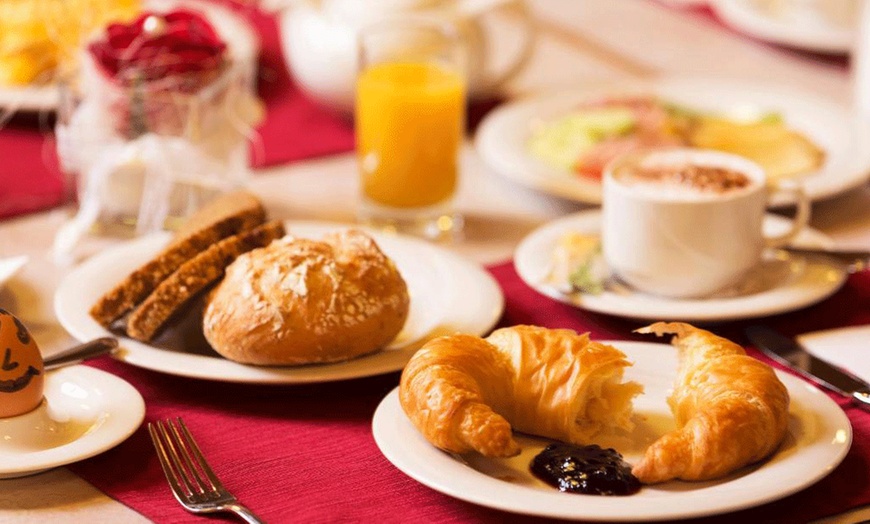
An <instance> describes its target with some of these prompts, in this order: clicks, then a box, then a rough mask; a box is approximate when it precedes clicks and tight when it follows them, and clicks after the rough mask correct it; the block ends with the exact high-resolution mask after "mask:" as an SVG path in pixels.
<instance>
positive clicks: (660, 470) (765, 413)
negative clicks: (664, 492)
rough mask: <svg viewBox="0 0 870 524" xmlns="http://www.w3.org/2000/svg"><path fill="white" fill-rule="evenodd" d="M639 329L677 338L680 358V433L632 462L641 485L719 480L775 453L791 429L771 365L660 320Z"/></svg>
mask: <svg viewBox="0 0 870 524" xmlns="http://www.w3.org/2000/svg"><path fill="white" fill-rule="evenodd" d="M637 331H638V332H640V333H655V334H658V335H663V334H675V335H676V336H675V337H674V339H673V342H672V343H673V345H674V346H675V347H676V348H677V349H678V351H679V358H680V364H679V368H678V370H677V380H676V383H675V385H674V391H673V393H672V394H671V396H670V397H669V398H668V404H669V405H670V408H671V411H673V414H674V418H675V419H676V423H677V429H676V430H674V431H672V432H670V433H668V434H666V435H664V436H662V437H661V438H659V439H658V440H657V441H655V442H654V443H653V444H652V445H651V446H650V447H649V448H648V449H647V450H646V452H645V453H644V456H643V458H642V459H641V461H640V462H638V463H637V464H635V465H634V467H633V468H632V473H634V475H635V476H637V477H638V479H640V481H641V482H643V483H645V484H652V483H657V482H664V481H666V480H671V479H683V480H710V479H715V478H719V477H722V476H725V475H727V474H729V473H731V472H733V471H736V470H737V469H740V468H741V467H743V466H746V465H748V464H752V463H754V462H757V461H759V460H762V459H764V458H766V457H768V456H769V455H771V454H772V453H773V452H774V451H776V449H777V447H779V445H780V443H781V442H782V440H783V438H784V437H785V434H786V430H787V426H788V405H789V396H788V391H787V390H786V388H785V386H784V385H783V384H782V382H781V381H780V380H779V378H777V376H776V374H775V373H774V371H773V369H772V368H771V367H770V366H768V365H767V364H765V363H763V362H761V361H759V360H756V359H754V358H752V357H750V356H748V355H746V352H745V351H744V349H743V348H742V347H740V346H739V345H737V344H735V343H733V342H731V341H729V340H727V339H724V338H722V337H719V336H716V335H714V334H713V333H710V332H709V331H705V330H702V329H697V328H695V327H693V326H691V325H689V324H683V323H664V322H657V323H655V324H652V325H650V326H647V327H645V328H641V329H639V330H637Z"/></svg>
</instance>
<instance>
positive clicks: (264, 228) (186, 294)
mask: <svg viewBox="0 0 870 524" xmlns="http://www.w3.org/2000/svg"><path fill="white" fill-rule="evenodd" d="M282 236H284V225H283V224H282V223H281V222H277V221H275V222H268V223H266V224H263V225H261V226H258V227H256V228H254V229H252V230H249V231H243V232H241V233H239V234H237V235H233V236H231V237H228V238H225V239H223V240H221V241H220V242H217V243H216V244H213V245H212V246H211V247H209V248H208V249H206V250H205V251H202V252H201V253H199V254H197V255H196V256H194V257H193V258H192V259H190V260H188V261H187V262H185V263H184V264H182V265H181V266H180V267H179V268H178V269H177V270H176V271H175V272H173V273H172V274H171V275H170V276H169V277H167V278H166V279H164V280H163V281H162V282H161V283H160V284H159V285H158V286H157V287H156V288H155V289H154V291H153V292H151V293H150V294H149V295H148V297H147V298H146V299H145V300H144V301H143V302H142V303H141V304H140V305H139V306H138V307H136V309H134V310H133V312H132V313H130V316H129V317H128V318H127V334H128V335H129V336H131V337H133V338H135V339H138V340H143V341H148V340H150V339H151V338H153V337H154V335H155V334H156V333H157V331H158V330H159V329H160V328H161V327H162V326H163V324H164V323H165V322H166V321H167V320H168V319H169V318H170V317H171V316H172V315H173V314H174V313H175V312H176V311H178V310H179V308H180V307H182V306H183V305H184V304H185V303H187V301H188V300H190V299H191V298H193V297H194V296H195V295H196V294H197V293H199V292H200V291H202V290H203V289H205V288H206V287H207V286H208V285H210V284H212V283H214V282H216V281H217V280H218V279H220V278H221V277H222V276H223V275H224V271H225V269H226V267H227V266H228V265H229V264H230V263H232V261H233V260H235V259H236V257H238V256H239V255H241V254H242V253H245V252H248V251H250V250H252V249H255V248H258V247H263V246H266V245H268V244H269V243H270V242H272V241H273V240H275V239H277V238H281V237H282Z"/></svg>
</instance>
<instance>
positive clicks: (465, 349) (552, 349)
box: [399, 326, 642, 457]
mask: <svg viewBox="0 0 870 524" xmlns="http://www.w3.org/2000/svg"><path fill="white" fill-rule="evenodd" d="M628 365H630V364H629V362H628V361H627V360H626V359H625V355H624V354H623V353H622V352H621V351H619V350H618V349H616V348H614V347H611V346H608V345H605V344H600V343H597V342H593V341H591V340H590V339H589V336H588V335H587V334H583V335H579V334H577V333H575V332H574V331H571V330H567V329H545V328H541V327H536V326H514V327H510V328H504V329H499V330H497V331H495V332H493V333H492V334H491V335H490V336H489V337H487V338H486V339H485V340H484V339H481V338H479V337H474V336H470V335H452V336H446V337H440V338H437V339H434V340H432V341H430V342H428V343H427V344H426V345H425V346H424V347H423V348H422V349H420V350H419V351H418V352H417V353H416V354H415V355H414V356H413V357H412V358H411V361H410V362H409V363H408V365H407V366H406V367H405V370H404V371H403V373H402V379H401V382H400V386H399V400H400V403H401V405H402V408H403V410H404V411H405V413H406V414H407V415H408V418H409V419H410V420H411V422H412V423H413V424H414V425H415V426H416V427H417V429H418V430H419V431H420V432H421V433H422V434H423V436H425V437H426V439H427V440H429V442H431V443H432V444H434V445H435V446H437V447H439V448H442V449H445V450H448V451H452V452H455V453H463V452H466V451H471V450H474V451H477V452H479V453H481V454H483V455H485V456H494V457H504V456H511V455H514V454H516V453H519V451H520V448H519V446H518V445H517V443H516V441H515V440H514V439H513V438H512V436H511V431H510V430H511V428H513V429H514V430H518V431H523V432H526V433H531V434H535V435H540V436H544V437H549V438H554V439H558V440H562V441H565V442H570V443H574V444H588V443H590V442H591V441H592V440H593V439H594V438H595V437H597V436H599V435H602V434H605V433H607V432H610V431H613V430H617V429H619V430H630V429H631V428H632V427H633V424H632V421H631V410H632V408H631V403H632V399H633V397H634V396H635V395H637V394H639V393H640V392H641V389H642V388H641V387H640V386H639V385H638V384H635V383H633V382H622V373H623V370H624V368H625V367H626V366H628Z"/></svg>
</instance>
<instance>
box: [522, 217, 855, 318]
mask: <svg viewBox="0 0 870 524" xmlns="http://www.w3.org/2000/svg"><path fill="white" fill-rule="evenodd" d="M790 223H791V222H790V221H789V220H786V219H784V218H782V217H779V216H777V215H772V214H768V215H766V216H765V218H764V231H765V234H767V235H775V234H777V233H782V232H784V231H787V230H788V228H789V225H790ZM600 231H601V212H600V210H597V209H596V210H590V211H583V212H580V213H577V214H573V215H569V216H566V217H564V218H561V219H558V220H555V221H553V222H550V223H548V224H546V225H544V226H542V227H540V228H538V229H536V230H535V231H533V232H532V233H531V234H529V235H528V236H527V237H525V238H524V239H523V240H522V242H520V244H519V246H518V247H517V249H516V252H515V253H514V266H515V267H516V270H517V273H518V274H519V276H520V278H521V279H522V280H523V281H524V282H525V283H526V284H528V285H529V286H530V287H532V288H533V289H535V290H536V291H537V292H539V293H541V294H543V295H546V296H547V297H550V298H552V299H554V300H557V301H559V302H563V303H566V304H570V305H573V306H576V307H578V308H581V309H585V310H588V311H594V312H597V313H605V314H609V315H615V316H619V317H625V318H630V319H636V320H683V321H687V322H723V321H728V320H739V319H745V318H756V317H763V316H768V315H775V314H778V313H784V312H788V311H793V310H796V309H800V308H803V307H806V306H809V305H812V304H815V303H817V302H820V301H822V300H824V299H826V298H828V297H829V296H831V295H832V294H834V293H835V292H836V291H837V290H838V289H840V287H842V286H843V284H844V283H845V282H846V277H847V275H848V273H847V271H846V268H845V267H844V266H842V265H841V264H839V263H837V262H836V261H834V260H832V259H829V258H827V257H823V256H818V257H816V256H812V257H810V256H805V255H796V254H787V253H786V252H784V251H780V250H771V251H769V252H766V253H765V254H764V257H763V260H762V261H761V263H759V264H758V266H757V267H756V268H754V269H753V270H752V271H750V273H749V275H747V277H746V278H745V279H744V280H743V282H740V283H739V284H737V285H735V286H733V287H732V288H729V289H724V290H722V291H720V292H717V293H715V294H712V295H710V296H707V297H703V298H693V299H676V298H666V297H659V296H654V295H650V294H646V293H642V292H640V291H637V290H635V289H632V288H631V287H630V286H628V285H626V284H623V283H621V282H619V281H618V280H614V281H613V282H608V283H607V285H605V286H604V290H603V291H602V292H600V293H596V294H593V293H571V294H567V293H564V292H563V291H562V290H560V289H558V288H557V287H556V286H555V285H553V284H551V283H549V282H548V279H547V277H548V275H549V272H550V268H551V264H552V262H551V260H552V255H553V250H554V249H555V247H556V245H557V242H558V240H559V238H560V237H561V236H562V235H563V234H565V233H568V232H577V233H581V234H588V235H598V234H599V233H600ZM794 244H799V245H801V246H812V247H830V246H831V245H832V241H831V239H830V238H828V237H827V236H826V235H824V234H823V233H821V232H819V231H816V230H813V229H804V230H803V231H802V232H801V233H800V235H798V237H797V239H796V240H795V242H794ZM687 278H691V277H690V276H687Z"/></svg>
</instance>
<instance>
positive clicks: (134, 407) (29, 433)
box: [0, 366, 145, 479]
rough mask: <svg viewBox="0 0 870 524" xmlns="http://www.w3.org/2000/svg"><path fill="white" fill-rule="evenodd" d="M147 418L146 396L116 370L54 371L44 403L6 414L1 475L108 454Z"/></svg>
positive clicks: (1, 423)
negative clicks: (15, 414) (13, 413)
mask: <svg viewBox="0 0 870 524" xmlns="http://www.w3.org/2000/svg"><path fill="white" fill-rule="evenodd" d="M144 418H145V401H144V400H142V396H141V395H140V394H139V392H138V391H136V389H135V388H134V387H133V386H131V385H130V384H128V383H127V382H126V381H124V380H122V379H120V378H118V377H116V376H115V375H112V374H110V373H106V372H105V371H100V370H99V369H94V368H90V367H87V366H71V367H67V368H62V369H59V370H57V371H51V372H49V373H48V374H47V375H46V376H45V398H44V399H43V401H42V404H40V405H39V407H37V408H36V409H34V410H33V411H31V412H29V413H25V414H24V415H19V416H17V417H9V418H0V479H6V478H14V477H23V476H25V475H32V474H35V473H40V472H42V471H45V470H47V469H51V468H54V467H57V466H63V465H66V464H70V463H73V462H78V461H79V460H84V459H86V458H89V457H92V456H94V455H97V454H99V453H102V452H103V451H106V450H108V449H110V448H112V447H114V446H115V445H117V444H119V443H120V442H123V441H124V440H126V439H127V437H129V436H130V435H132V434H133V432H134V431H136V428H138V427H139V425H140V424H141V423H142V420H143V419H144Z"/></svg>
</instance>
